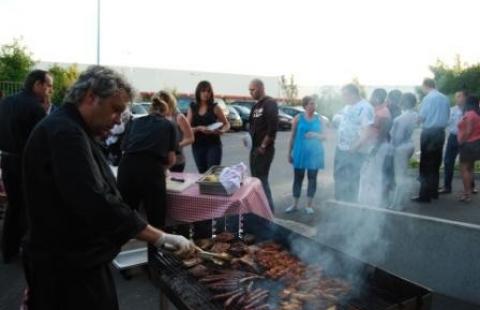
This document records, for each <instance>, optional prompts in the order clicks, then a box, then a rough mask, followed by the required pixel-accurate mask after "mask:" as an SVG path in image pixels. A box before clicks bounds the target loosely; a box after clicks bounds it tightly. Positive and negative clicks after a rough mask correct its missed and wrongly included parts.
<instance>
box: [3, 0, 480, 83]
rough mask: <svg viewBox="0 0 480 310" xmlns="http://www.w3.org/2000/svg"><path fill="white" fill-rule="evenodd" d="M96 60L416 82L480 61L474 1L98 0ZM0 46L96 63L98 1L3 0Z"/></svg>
mask: <svg viewBox="0 0 480 310" xmlns="http://www.w3.org/2000/svg"><path fill="white" fill-rule="evenodd" d="M100 1H101V10H100V20H101V22H100V34H101V35H100V38H101V44H100V54H101V57H100V63H101V64H105V65H122V66H140V67H154V68H166V69H180V70H194V71H196V70H199V71H210V72H227V73H241V74H249V75H291V74H293V75H294V76H295V79H296V81H297V83H298V84H299V85H302V86H321V85H339V84H343V83H347V82H349V81H351V80H352V78H353V77H357V78H358V79H359V81H360V82H361V83H362V84H365V85H417V84H419V83H420V82H421V80H422V79H423V78H424V77H426V76H431V73H430V71H429V70H428V66H429V65H431V64H434V63H435V62H436V60H437V59H441V60H443V61H445V62H446V63H452V62H453V60H454V58H455V55H457V54H459V55H460V56H461V57H462V59H463V60H464V61H466V62H468V63H478V62H480V43H479V41H478V31H477V30H478V29H479V28H480V27H479V26H480V21H479V20H478V18H477V14H478V12H479V11H480V2H479V1H475V0H469V1H467V0H455V1H442V0H436V1H431V0H422V1H418V0H383V1H378V0H316V1H315V0H311V1H307V0H295V1H283V0H277V1H266V0H241V1H239V0H218V1H217V0H203V1H198V0H171V1H160V0H158V1H154V0H136V1H127V0H100ZM0 12H1V13H2V14H1V15H0V16H1V17H0V45H1V44H5V43H10V42H12V40H13V39H14V38H22V42H23V43H24V44H25V45H26V46H27V47H28V49H29V50H30V51H31V52H32V53H33V56H34V59H36V60H41V61H53V62H72V63H96V53H97V0H42V1H34V0H0Z"/></svg>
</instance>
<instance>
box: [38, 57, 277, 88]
mask: <svg viewBox="0 0 480 310" xmlns="http://www.w3.org/2000/svg"><path fill="white" fill-rule="evenodd" d="M54 64H57V65H59V66H61V67H68V66H70V65H72V64H71V63H53V62H39V63H38V64H37V65H36V67H37V68H38V69H44V70H48V69H49V68H50V67H52V66H53V65H54ZM77 66H78V68H79V70H80V71H83V70H85V69H86V68H87V67H88V66H89V65H86V64H77ZM109 67H111V68H113V69H115V70H117V71H119V72H121V73H122V74H123V75H125V76H126V77H127V79H128V80H129V81H130V82H131V83H132V84H133V86H134V87H135V88H136V90H137V91H139V92H156V91H159V90H161V89H169V90H174V89H175V90H176V91H177V92H178V93H186V94H193V93H194V92H195V87H196V86H197V84H198V82H200V81H202V80H207V81H209V82H210V83H212V87H213V90H214V93H215V95H221V96H245V97H248V96H249V92H248V84H249V82H250V81H251V80H252V79H254V78H259V79H261V80H262V81H263V82H264V84H265V89H266V92H267V94H269V95H270V96H272V97H281V91H280V84H279V80H280V78H279V77H278V76H254V75H243V74H230V73H214V72H202V71H182V70H168V69H156V68H139V67H120V66H109Z"/></svg>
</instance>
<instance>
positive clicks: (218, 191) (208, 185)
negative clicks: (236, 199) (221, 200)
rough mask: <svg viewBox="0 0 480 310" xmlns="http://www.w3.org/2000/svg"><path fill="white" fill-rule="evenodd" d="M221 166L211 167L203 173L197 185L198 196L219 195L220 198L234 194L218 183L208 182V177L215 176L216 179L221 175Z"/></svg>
mask: <svg viewBox="0 0 480 310" xmlns="http://www.w3.org/2000/svg"><path fill="white" fill-rule="evenodd" d="M223 168H225V167H223V166H212V167H211V168H210V169H208V171H207V172H205V174H204V176H203V177H201V178H200V179H199V180H198V181H197V183H198V185H199V189H200V194H205V195H221V196H231V195H233V193H234V192H235V191H234V190H231V191H229V190H227V189H226V188H225V187H224V186H223V185H222V183H220V181H216V182H212V181H208V177H209V176H210V175H215V176H217V177H219V176H220V173H222V170H223Z"/></svg>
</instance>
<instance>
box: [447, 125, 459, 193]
mask: <svg viewBox="0 0 480 310" xmlns="http://www.w3.org/2000/svg"><path fill="white" fill-rule="evenodd" d="M459 151H460V149H459V147H458V140H457V135H454V134H450V135H448V140H447V147H446V148H445V158H444V161H443V164H444V168H445V176H444V180H443V187H444V188H445V189H446V190H452V179H453V169H454V167H455V160H456V159H457V155H458V152H459Z"/></svg>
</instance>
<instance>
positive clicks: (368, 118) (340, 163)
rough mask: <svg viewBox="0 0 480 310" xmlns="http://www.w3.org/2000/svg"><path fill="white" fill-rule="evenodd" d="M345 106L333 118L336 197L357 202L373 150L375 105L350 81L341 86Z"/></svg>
mask: <svg viewBox="0 0 480 310" xmlns="http://www.w3.org/2000/svg"><path fill="white" fill-rule="evenodd" d="M342 98H343V100H344V102H345V103H346V106H345V107H344V108H343V109H342V110H341V111H340V112H339V113H338V114H337V115H335V117H334V120H333V121H334V124H335V125H338V131H337V149H336V151H335V162H334V175H333V177H334V180H335V199H337V200H343V201H349V202H356V201H357V199H358V187H359V181H360V169H361V168H362V165H363V162H364V161H365V158H366V154H367V153H368V152H369V151H370V149H369V146H368V145H369V144H368V143H366V142H367V140H368V129H369V127H370V126H371V125H372V124H373V122H374V115H375V113H374V110H373V107H372V105H371V104H370V103H369V102H368V101H366V100H365V99H363V98H362V97H361V96H360V91H359V89H358V87H357V86H356V85H354V84H347V85H345V86H344V87H343V88H342Z"/></svg>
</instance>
